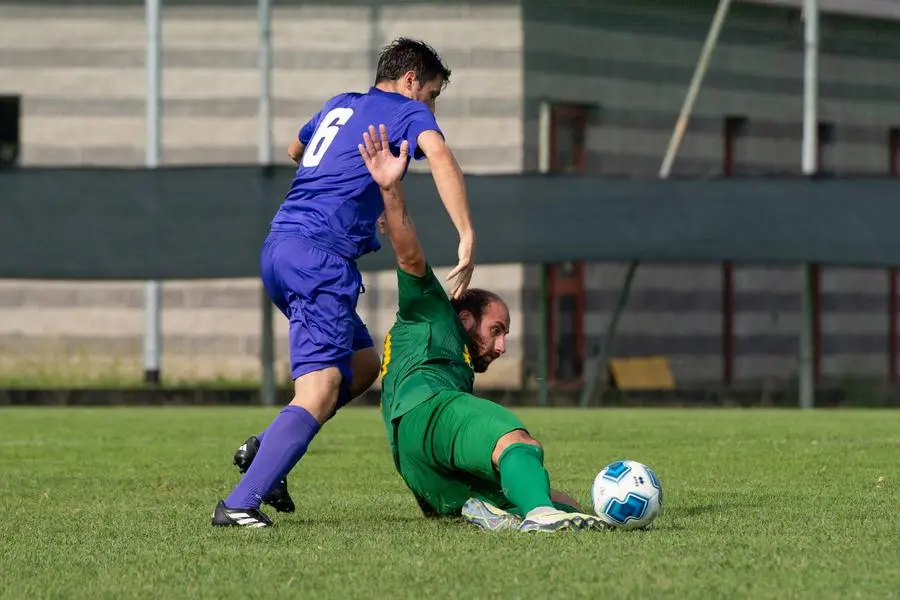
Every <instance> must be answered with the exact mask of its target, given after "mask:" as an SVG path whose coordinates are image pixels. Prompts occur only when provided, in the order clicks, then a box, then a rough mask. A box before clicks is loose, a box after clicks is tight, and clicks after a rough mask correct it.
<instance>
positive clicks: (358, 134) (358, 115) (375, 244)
mask: <svg viewBox="0 0 900 600" xmlns="http://www.w3.org/2000/svg"><path fill="white" fill-rule="evenodd" d="M380 124H384V125H386V126H387V128H388V132H389V134H390V144H391V148H392V149H393V150H394V153H395V154H396V153H397V152H398V151H399V150H398V148H399V146H400V142H401V141H402V140H408V141H409V154H410V156H411V157H413V158H415V159H416V160H421V159H422V158H424V157H425V156H424V155H423V154H422V152H421V151H420V150H419V148H418V144H417V139H418V137H419V134H421V133H422V132H423V131H428V130H434V131H437V132H438V133H440V129H439V128H438V125H437V122H436V121H435V119H434V115H433V114H432V113H431V111H430V110H429V109H428V107H427V106H426V105H425V104H424V103H423V102H419V101H416V100H411V99H409V98H407V97H405V96H402V95H401V94H396V93H392V92H385V91H382V90H379V89H377V88H374V87H373V88H370V89H369V91H368V93H365V94H360V93H356V92H350V93H346V94H339V95H337V96H335V97H334V98H332V99H331V100H329V101H328V102H326V103H325V105H324V106H323V107H322V110H320V111H319V112H318V113H317V114H316V115H315V116H314V117H313V118H312V119H310V121H309V122H308V123H307V124H306V125H304V126H303V128H302V129H301V130H300V134H299V136H298V137H299V139H300V141H301V142H302V143H303V144H304V146H305V150H304V152H303V157H302V158H301V160H300V164H299V165H298V166H297V172H296V174H295V175H294V181H293V183H292V184H291V189H290V191H289V192H288V193H287V197H286V198H285V200H284V203H283V204H282V205H281V208H280V209H279V210H278V212H277V213H276V214H275V218H274V219H273V220H272V229H273V230H292V231H296V232H299V233H301V234H302V235H303V236H304V237H306V238H307V239H309V240H310V241H311V242H313V243H315V244H316V245H317V246H319V247H321V248H323V249H329V250H331V251H332V252H334V253H335V254H338V255H340V256H343V257H345V258H348V259H351V260H356V259H357V258H359V257H360V256H362V255H364V254H367V253H369V252H374V251H376V250H378V249H379V248H380V247H381V244H380V242H379V241H378V238H377V237H376V235H375V224H376V221H377V220H378V217H379V216H380V215H381V213H382V212H383V211H384V202H383V201H382V199H381V192H380V191H379V189H378V185H377V184H376V183H375V182H374V181H373V180H372V176H371V175H370V174H369V171H368V169H366V165H365V163H364V162H363V160H362V157H361V156H360V155H359V149H358V148H357V144H360V143H361V142H362V139H363V138H362V134H363V132H364V131H366V129H367V128H368V126H369V125H374V126H375V127H378V125H380Z"/></svg>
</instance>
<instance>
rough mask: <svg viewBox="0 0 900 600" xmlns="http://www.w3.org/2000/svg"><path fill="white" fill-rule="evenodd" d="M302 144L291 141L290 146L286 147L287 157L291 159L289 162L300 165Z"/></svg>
mask: <svg viewBox="0 0 900 600" xmlns="http://www.w3.org/2000/svg"><path fill="white" fill-rule="evenodd" d="M303 148H304V146H303V143H302V142H301V141H300V140H293V141H292V142H291V145H290V146H288V156H290V157H291V160H292V161H294V162H295V163H298V164H299V163H300V159H301V158H303Z"/></svg>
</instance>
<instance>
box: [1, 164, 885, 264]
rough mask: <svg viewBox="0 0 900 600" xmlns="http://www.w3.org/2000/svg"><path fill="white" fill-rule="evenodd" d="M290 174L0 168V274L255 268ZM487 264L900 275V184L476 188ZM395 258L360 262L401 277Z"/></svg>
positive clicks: (483, 181) (421, 219)
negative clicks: (864, 270) (727, 266)
mask: <svg viewBox="0 0 900 600" xmlns="http://www.w3.org/2000/svg"><path fill="white" fill-rule="evenodd" d="M292 172H293V171H292V170H291V169H290V168H278V169H274V170H272V171H271V172H269V173H268V174H266V173H264V172H262V171H261V170H260V169H259V168H256V167H249V166H238V167H210V168H202V167H190V168H163V169H158V170H156V171H146V170H142V169H136V170H129V169H17V170H9V171H3V172H0V277H3V278H10V277H13V278H44V279H185V278H190V279H193V278H220V277H248V276H256V275H257V273H258V259H259V248H260V244H261V242H262V240H263V238H264V236H265V233H266V230H267V227H268V223H269V220H270V219H271V217H272V215H273V214H274V213H275V211H276V209H277V207H278V205H279V203H280V202H281V199H282V197H283V195H284V192H285V191H286V189H287V188H288V185H289V184H290V179H291V174H292ZM467 182H468V189H469V195H470V199H471V204H472V211H473V218H474V221H475V224H476V228H477V233H478V245H477V256H476V258H477V262H478V263H480V264H488V263H539V262H548V261H559V260H573V259H584V260H589V261H608V260H615V261H621V260H632V259H637V260H641V261H648V262H649V261H719V260H734V261H736V262H742V263H767V264H797V263H804V262H815V263H821V264H828V265H844V266H859V267H889V266H900V180H892V179H877V178H857V179H837V178H835V179H817V180H808V179H805V178H797V179H790V178H784V179H716V180H668V181H660V180H644V181H635V180H618V179H600V178H589V177H569V176H544V175H537V174H535V175H501V176H469V177H468V178H467ZM405 186H406V190H407V197H408V202H409V204H410V211H411V213H412V215H413V217H414V219H415V222H416V226H417V228H418V230H419V233H420V235H421V237H422V238H423V240H424V243H425V248H426V251H427V253H428V255H429V259H430V260H431V261H432V263H433V264H435V265H451V264H455V263H456V244H455V232H454V230H453V227H452V225H451V223H450V220H449V217H447V215H446V213H445V212H444V209H443V206H442V205H441V203H440V199H439V198H438V196H437V192H436V191H435V188H434V183H433V181H432V179H431V177H430V175H428V174H410V175H409V176H408V177H407V178H406V181H405ZM384 243H385V246H386V247H385V248H384V249H383V250H382V251H381V252H378V253H376V254H374V255H369V256H367V257H365V258H363V259H362V260H361V262H360V266H361V268H364V269H381V268H392V267H393V259H394V257H393V253H392V252H391V250H390V248H389V244H388V243H387V240H384Z"/></svg>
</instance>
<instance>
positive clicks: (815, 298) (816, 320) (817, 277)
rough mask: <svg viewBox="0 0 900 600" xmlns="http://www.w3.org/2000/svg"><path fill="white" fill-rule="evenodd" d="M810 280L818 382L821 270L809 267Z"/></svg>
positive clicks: (817, 379)
mask: <svg viewBox="0 0 900 600" xmlns="http://www.w3.org/2000/svg"><path fill="white" fill-rule="evenodd" d="M810 271H811V275H812V277H811V279H812V320H813V322H812V329H813V377H814V380H815V381H816V383H818V382H819V375H820V373H821V369H822V268H821V267H820V266H819V265H810Z"/></svg>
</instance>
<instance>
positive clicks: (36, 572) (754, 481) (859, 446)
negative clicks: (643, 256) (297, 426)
mask: <svg viewBox="0 0 900 600" xmlns="http://www.w3.org/2000/svg"><path fill="white" fill-rule="evenodd" d="M518 412H519V414H520V415H521V416H522V417H523V419H524V420H525V422H526V423H528V424H529V425H530V426H531V427H532V430H533V433H534V434H535V435H536V436H537V437H539V438H540V439H542V441H543V443H544V445H545V448H546V451H547V464H548V468H549V469H550V472H551V474H552V477H553V484H554V486H556V487H560V488H562V489H565V490H567V491H569V492H570V493H572V494H573V495H574V496H575V497H576V498H578V499H580V500H582V501H587V496H588V487H589V485H590V482H591V479H592V477H593V475H594V474H595V473H596V471H597V470H598V469H600V468H601V467H602V466H603V465H604V464H606V463H608V462H610V461H612V460H615V459H617V458H623V457H624V458H631V459H635V460H639V461H643V462H646V463H648V464H650V465H651V466H653V467H654V468H655V469H656V471H657V473H658V474H659V476H660V478H661V480H662V484H663V487H664V489H665V493H666V507H665V513H664V514H663V516H662V517H660V518H659V520H658V521H657V522H656V526H655V528H654V529H653V530H651V531H646V532H621V531H620V532H602V533H601V532H585V533H581V534H555V535H546V536H535V535H521V534H515V533H503V534H489V533H485V532H481V531H478V530H475V529H473V528H470V527H469V526H467V525H466V524H464V523H459V522H455V521H437V522H435V521H426V520H424V519H422V518H421V517H420V515H419V512H418V508H417V506H416V505H415V503H414V501H413V500H412V498H411V497H410V495H409V494H408V493H407V492H406V491H405V488H404V487H403V485H402V483H401V481H400V479H399V477H398V476H397V475H396V474H395V473H394V471H393V465H392V463H391V460H390V456H389V454H388V451H387V446H386V443H385V434H384V430H383V426H382V424H381V422H380V420H379V416H378V414H377V413H376V412H375V411H374V410H372V409H362V408H360V409H353V408H350V409H345V410H344V411H343V413H342V414H340V415H339V416H338V417H337V418H336V419H335V420H334V421H333V422H332V423H331V424H329V425H328V426H327V427H326V428H325V429H324V430H323V433H322V435H320V437H319V438H318V439H317V440H316V441H315V442H314V443H313V445H312V448H311V450H310V452H309V454H308V455H307V456H306V457H305V458H304V460H303V461H302V462H301V463H300V465H299V466H298V468H297V471H295V473H294V475H293V478H292V489H293V490H294V495H295V499H296V500H297V503H298V512H296V513H294V514H293V515H287V516H283V515H277V514H276V513H273V512H271V511H270V514H272V515H273V516H274V517H275V519H276V527H274V528H271V529H268V530H253V531H245V530H230V529H229V530H221V529H213V528H212V527H210V526H209V518H210V516H211V513H212V509H213V506H214V505H215V503H216V501H217V500H218V499H219V498H222V497H224V496H226V495H227V493H228V491H229V490H230V488H231V486H232V485H233V484H234V483H235V481H236V480H237V472H236V470H235V469H234V468H233V467H232V466H231V464H230V460H231V453H232V452H233V451H234V449H235V447H236V446H237V444H239V443H240V442H241V441H243V439H244V438H245V437H246V436H247V435H249V434H251V433H255V432H257V431H258V430H259V429H260V428H261V427H263V426H264V425H265V424H267V423H268V421H269V420H270V418H271V416H272V414H273V411H271V410H269V411H266V410H262V409H219V408H214V409H184V408H181V409H178V408H168V409H165V408H155V409H133V408H119V409H10V410H2V411H0V473H2V475H3V476H2V477H0V503H2V510H3V518H2V519H0V540H2V543H0V597H2V598H10V599H12V598H16V599H19V598H117V599H119V598H166V599H171V598H217V599H219V598H240V599H246V598H266V599H276V598H301V597H304V598H305V597H313V598H391V599H395V598H550V597H556V598H574V597H585V598H587V597H591V598H635V597H645V596H655V597H660V598H780V599H781V598H889V597H892V598H896V597H898V595H900V566H898V561H900V517H898V505H900V502H898V501H900V487H898V480H900V412H889V411H880V412H876V411H868V412H867V411H828V412H826V411H820V412H809V413H800V412H795V411H760V410H756V411H739V410H710V411H699V410H697V411H689V410H684V411H674V410H673V411H665V410H595V411H578V410H562V409H556V410H546V409H545V410H537V409H530V410H520V411H518Z"/></svg>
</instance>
